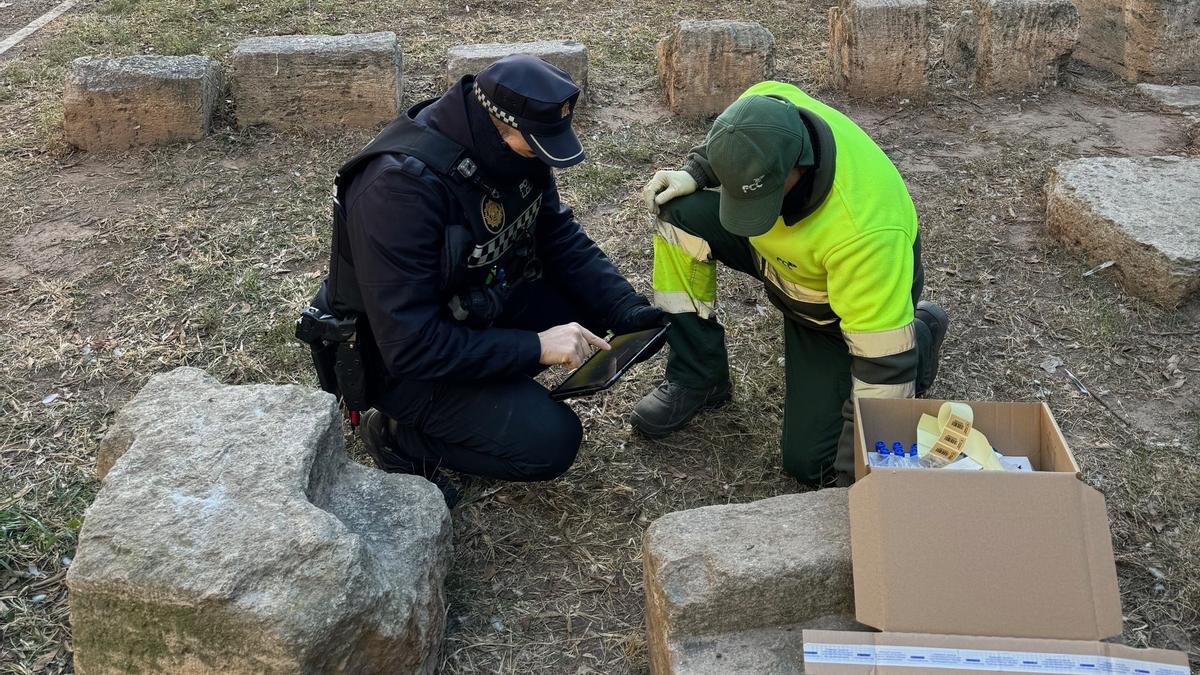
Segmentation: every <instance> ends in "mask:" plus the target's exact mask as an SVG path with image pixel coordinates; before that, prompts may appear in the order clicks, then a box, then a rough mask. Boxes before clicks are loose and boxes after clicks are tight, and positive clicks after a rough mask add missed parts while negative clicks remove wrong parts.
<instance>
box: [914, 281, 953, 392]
mask: <svg viewBox="0 0 1200 675" xmlns="http://www.w3.org/2000/svg"><path fill="white" fill-rule="evenodd" d="M913 314H914V318H915V319H916V320H917V321H920V322H921V323H923V324H925V326H926V327H927V328H928V329H929V335H930V343H929V352H928V354H922V359H921V370H920V372H919V373H917V397H918V398H920V397H922V396H924V395H925V392H927V391H929V389H930V387H932V386H933V381H934V380H935V379H937V371H938V360H939V359H940V358H941V349H942V341H943V340H945V339H946V331H947V329H948V328H949V327H950V317H948V316H946V310H944V309H942V307H941V306H940V305H937V304H935V303H932V302H929V301H926V300H922V301H921V302H918V303H917V308H916V311H915V312H913Z"/></svg>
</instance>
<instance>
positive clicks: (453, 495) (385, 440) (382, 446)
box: [359, 408, 465, 508]
mask: <svg viewBox="0 0 1200 675" xmlns="http://www.w3.org/2000/svg"><path fill="white" fill-rule="evenodd" d="M395 424H396V423H395V421H393V420H392V419H391V418H390V417H388V416H387V415H385V414H383V413H381V412H379V411H378V410H376V409H374V408H372V409H370V410H368V411H367V412H365V413H363V416H362V421H361V423H360V425H359V429H360V433H362V441H363V448H364V449H365V450H366V451H367V454H368V455H370V456H371V459H373V460H375V466H377V467H379V468H380V469H382V470H383V471H386V472H388V473H406V474H411V475H414V476H421V477H422V478H424V479H425V480H427V481H429V482H430V483H433V484H434V485H436V486H437V487H438V489H439V490H441V491H442V498H443V499H445V500H446V507H447V508H454V505H455V504H457V503H458V500H459V497H460V493H461V491H462V488H460V487H459V486H458V485H456V484H455V482H454V481H452V480H451V479H450V478H449V476H447V475H446V472H445V471H442V470H441V469H440V468H439V467H438V466H437V465H436V464H431V463H429V462H426V461H423V460H420V459H415V458H412V457H410V456H409V455H408V454H407V453H405V452H404V451H403V450H401V449H400V444H399V443H397V442H396V437H395V436H394V435H393V434H392V427H393V425H395ZM463 487H464V488H465V485H464V486H463Z"/></svg>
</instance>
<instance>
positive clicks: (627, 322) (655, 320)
mask: <svg viewBox="0 0 1200 675" xmlns="http://www.w3.org/2000/svg"><path fill="white" fill-rule="evenodd" d="M638 299H639V300H640V301H641V302H639V303H638V304H636V305H633V306H632V307H630V308H629V309H626V310H625V311H623V312H621V314H620V315H619V316H617V318H616V320H615V321H613V325H612V332H613V333H615V334H616V335H624V334H626V333H636V332H637V331H639V330H649V329H651V328H659V327H661V326H665V325H667V313H666V312H664V311H662V310H661V309H659V308H658V307H655V306H654V305H651V304H650V301H649V300H647V299H646V298H643V297H641V296H638Z"/></svg>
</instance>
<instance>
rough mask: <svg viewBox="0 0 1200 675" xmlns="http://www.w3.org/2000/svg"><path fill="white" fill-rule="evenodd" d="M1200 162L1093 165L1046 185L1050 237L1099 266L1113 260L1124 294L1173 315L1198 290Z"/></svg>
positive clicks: (1070, 169) (1075, 167)
mask: <svg viewBox="0 0 1200 675" xmlns="http://www.w3.org/2000/svg"><path fill="white" fill-rule="evenodd" d="M1197 195H1200V159H1187V158H1183V157H1145V158H1119V157H1091V158H1087V159H1077V160H1072V161H1069V162H1063V163H1062V164H1059V165H1058V166H1057V167H1056V168H1055V169H1054V171H1053V172H1051V174H1050V181H1049V184H1048V185H1047V201H1046V223H1047V226H1048V227H1049V230H1050V234H1051V235H1053V236H1054V237H1056V238H1057V239H1059V240H1060V241H1062V242H1064V243H1065V244H1067V245H1068V246H1070V247H1072V248H1077V249H1080V250H1082V251H1083V252H1084V254H1085V255H1086V256H1087V258H1088V259H1089V260H1090V261H1092V262H1093V263H1099V262H1104V261H1107V260H1112V261H1114V262H1115V263H1116V264H1115V265H1114V266H1113V269H1114V270H1115V271H1116V272H1117V274H1118V276H1119V278H1120V279H1121V281H1122V282H1123V284H1124V286H1125V288H1126V290H1128V291H1129V292H1130V293H1132V294H1134V295H1138V296H1141V297H1143V298H1146V299H1147V300H1150V301H1152V302H1155V303H1157V304H1159V305H1162V306H1164V307H1174V306H1176V305H1178V304H1180V303H1182V302H1183V301H1185V300H1187V299H1188V298H1189V297H1191V296H1193V295H1195V294H1196V292H1197V291H1198V290H1200V227H1197V223H1200V199H1197Z"/></svg>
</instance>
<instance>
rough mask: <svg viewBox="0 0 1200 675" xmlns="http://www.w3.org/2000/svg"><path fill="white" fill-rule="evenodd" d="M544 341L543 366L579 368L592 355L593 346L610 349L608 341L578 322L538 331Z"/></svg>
mask: <svg viewBox="0 0 1200 675" xmlns="http://www.w3.org/2000/svg"><path fill="white" fill-rule="evenodd" d="M538 341H539V342H541V343H542V358H541V359H540V361H539V362H540V363H541V364H542V365H543V366H566V367H568V368H578V367H579V366H582V365H583V362H584V361H587V360H588V357H589V356H591V355H592V347H596V348H598V349H603V350H605V351H607V350H609V349H610V347H609V346H608V343H607V342H605V341H604V340H602V339H600V338H598V337H596V336H595V335H593V334H592V332H591V331H590V330H588V329H586V328H584V327H583V326H580V325H579V324H577V323H568V324H564V325H562V326H555V327H554V328H551V329H549V330H544V331H542V332H541V333H538Z"/></svg>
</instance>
